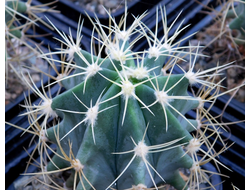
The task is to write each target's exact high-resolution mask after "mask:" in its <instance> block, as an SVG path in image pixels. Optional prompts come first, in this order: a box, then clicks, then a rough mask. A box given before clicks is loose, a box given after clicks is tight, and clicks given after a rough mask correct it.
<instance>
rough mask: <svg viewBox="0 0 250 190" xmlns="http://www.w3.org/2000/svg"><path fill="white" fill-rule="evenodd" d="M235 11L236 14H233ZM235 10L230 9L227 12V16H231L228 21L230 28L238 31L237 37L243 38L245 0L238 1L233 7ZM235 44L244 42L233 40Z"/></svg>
mask: <svg viewBox="0 0 250 190" xmlns="http://www.w3.org/2000/svg"><path fill="white" fill-rule="evenodd" d="M235 12H236V14H237V16H236V15H235ZM235 12H234V11H233V10H232V9H230V10H229V11H228V13H227V18H232V21H231V22H230V23H229V28H230V29H232V30H233V29H236V30H238V31H239V35H238V36H237V38H239V39H243V40H244V39H245V1H244V3H241V2H239V4H238V5H237V6H236V7H235ZM235 42H236V43H237V44H244V42H242V41H240V40H237V39H236V40H235Z"/></svg>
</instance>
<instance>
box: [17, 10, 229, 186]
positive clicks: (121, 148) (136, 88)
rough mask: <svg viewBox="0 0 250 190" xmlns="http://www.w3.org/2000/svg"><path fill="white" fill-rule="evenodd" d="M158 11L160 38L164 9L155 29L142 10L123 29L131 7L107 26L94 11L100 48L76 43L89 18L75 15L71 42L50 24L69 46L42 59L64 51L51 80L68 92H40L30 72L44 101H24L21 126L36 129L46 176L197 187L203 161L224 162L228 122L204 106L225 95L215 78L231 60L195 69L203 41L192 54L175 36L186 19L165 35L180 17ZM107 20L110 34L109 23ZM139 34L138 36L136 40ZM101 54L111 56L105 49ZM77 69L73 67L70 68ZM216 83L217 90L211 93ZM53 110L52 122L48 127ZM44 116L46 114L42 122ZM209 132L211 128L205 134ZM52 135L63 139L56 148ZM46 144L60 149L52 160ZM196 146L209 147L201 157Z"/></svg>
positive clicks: (89, 182) (79, 182) (77, 182)
mask: <svg viewBox="0 0 250 190" xmlns="http://www.w3.org/2000/svg"><path fill="white" fill-rule="evenodd" d="M160 10H161V16H162V24H163V26H164V35H163V37H162V38H161V39H158V37H157V30H158V10H157V19H156V23H157V24H156V29H155V33H154V32H152V31H151V30H150V29H149V28H148V27H147V26H146V25H145V24H144V23H143V22H142V21H141V20H142V18H143V17H144V16H145V15H146V13H145V14H143V15H142V16H140V17H135V20H134V22H133V23H132V25H131V26H130V27H128V29H127V30H126V15H127V12H126V13H125V16H124V17H123V20H122V21H121V22H120V24H119V25H118V24H116V22H115V20H114V19H113V18H112V17H111V16H110V17H111V23H113V26H109V27H108V26H102V24H101V23H100V22H99V21H98V19H96V20H95V22H94V21H92V20H91V22H92V23H93V24H94V29H95V30H96V32H97V33H98V35H99V36H100V38H98V39H97V38H96V37H94V35H93V36H92V38H91V42H94V40H97V41H98V42H99V51H98V54H97V55H94V53H93V52H94V51H93V48H91V52H86V51H84V50H82V49H81V48H80V41H81V39H82V36H81V35H80V34H81V30H82V25H83V22H80V20H79V25H78V31H77V35H76V40H75V42H74V40H73V37H72V35H71V32H70V35H69V36H66V35H65V34H64V33H61V32H60V31H59V30H58V29H56V27H55V26H54V25H53V24H52V23H51V22H50V23H51V24H52V26H53V27H54V28H55V29H56V30H57V31H58V33H59V34H60V35H61V37H62V38H63V40H60V39H58V40H59V41H60V42H61V43H62V44H64V45H66V47H67V48H66V49H63V48H61V49H59V50H58V51H57V52H52V53H51V52H50V53H46V54H43V55H41V57H43V58H45V59H46V60H47V61H55V62H58V61H56V60H53V59H52V58H51V59H50V58H47V57H46V56H51V55H54V54H64V55H65V54H67V56H68V57H67V59H66V56H64V59H63V60H62V61H61V64H62V69H65V72H64V73H62V74H59V75H58V77H57V78H56V79H57V80H56V81H55V82H52V83H50V84H49V85H48V87H50V86H51V85H53V84H55V83H58V84H59V85H60V89H61V87H63V88H64V89H65V91H64V92H63V93H61V94H57V95H56V96H55V97H53V98H49V97H48V96H46V93H45V90H44V89H43V91H42V92H40V91H39V89H38V88H36V86H35V84H34V83H33V82H32V83H31V84H30V83H29V82H28V81H27V79H25V82H26V83H27V84H28V85H29V87H30V88H31V89H32V90H33V91H34V92H35V94H37V95H38V96H39V97H40V98H41V99H42V101H41V102H40V103H39V105H31V102H29V101H28V100H26V105H25V106H24V107H25V108H26V109H27V110H28V112H27V113H25V114H23V115H27V116H28V118H29V121H30V127H29V128H28V129H27V130H25V132H30V133H32V134H34V135H36V136H39V144H38V146H37V149H38V150H39V152H40V154H41V157H40V158H41V161H40V162H41V168H42V172H41V173H40V174H43V175H45V174H51V173H57V172H61V171H66V170H70V171H71V174H70V176H69V177H68V178H67V179H66V182H65V184H64V188H66V189H68V188H73V189H74V190H75V189H78V190H81V189H87V190H88V189H97V190H102V189H118V190H123V189H151V188H155V189H158V188H160V187H162V186H164V185H166V184H170V185H172V186H174V188H176V189H178V190H183V189H185V190H186V189H189V188H190V189H195V188H197V187H198V189H199V175H200V176H201V177H202V178H205V179H204V181H206V182H207V183H208V184H211V183H210V181H209V179H207V178H206V177H204V176H205V174H204V171H203V170H201V168H200V166H202V165H203V164H205V163H207V162H208V161H210V160H213V161H214V162H215V163H216V164H220V162H219V161H217V160H216V159H215V157H217V156H218V155H219V154H220V153H221V152H223V151H225V150H226V149H227V148H228V147H226V145H225V144H224V142H223V140H222V138H221V137H220V131H219V129H218V128H217V127H216V126H217V125H219V127H221V128H223V124H220V123H219V122H217V120H216V119H215V118H214V117H213V116H212V115H211V114H210V113H209V109H210V108H208V109H205V107H204V105H205V103H210V102H212V103H213V102H214V101H215V100H216V98H218V97H219V96H220V94H219V90H218V89H219V87H220V82H221V81H220V82H218V83H215V82H214V81H215V78H216V76H217V75H218V74H219V72H220V71H222V70H224V69H226V68H227V67H228V66H229V65H230V64H231V63H229V64H227V65H225V66H217V67H215V68H212V69H208V70H205V71H201V72H194V71H193V69H194V64H195V62H196V56H200V54H199V53H198V48H199V45H198V46H197V50H196V51H195V52H193V51H192V50H193V49H194V46H188V47H179V43H180V42H181V41H182V40H184V39H182V40H180V41H178V42H175V38H176V37H177V36H178V35H179V34H180V32H181V31H183V30H184V29H185V28H186V27H187V26H185V27H183V28H181V24H182V22H181V24H180V25H179V26H178V27H177V29H176V31H175V33H174V34H173V36H171V37H170V38H169V37H168V34H169V30H170V29H171V28H172V27H173V24H174V23H175V22H176V20H177V18H178V17H179V15H178V17H177V18H176V19H175V20H174V22H173V24H171V25H170V27H167V18H166V10H165V8H164V9H163V8H160ZM108 14H109V13H108ZM122 26H123V29H122ZM107 28H109V30H110V33H109V34H108V35H107V34H106V33H105V31H104V29H107ZM93 34H94V32H93ZM135 34H137V37H135V38H134V40H132V41H131V40H130V39H131V37H132V36H133V35H135ZM142 38H145V40H147V42H148V44H149V48H148V49H147V50H144V51H140V52H134V51H133V48H132V47H133V46H135V45H136V42H137V41H138V40H140V39H142ZM186 48H190V52H186V51H185V49H186ZM103 53H105V54H106V56H105V57H102V56H101V55H102V54H103ZM184 53H186V55H190V57H191V56H192V55H195V59H194V60H193V61H191V58H190V63H189V70H188V71H184V69H182V68H181V69H182V70H183V74H174V73H173V69H174V67H179V65H178V64H177V62H178V60H183V54H184ZM184 57H185V56H184ZM59 62H60V61H59ZM166 62H167V63H166ZM66 68H67V69H66ZM71 70H74V71H73V72H72V73H71V74H69V73H70V72H69V71H71ZM23 78H25V77H24V76H23ZM30 80H31V81H32V79H31V78H30ZM197 84H201V88H200V90H199V94H198V95H197V94H194V93H193V94H190V93H188V87H192V86H195V85H197ZM33 86H35V87H33ZM212 91H215V92H214V93H213V94H212V95H211V96H210V93H211V92H212ZM225 93H227V92H225ZM222 94H223V93H222ZM191 110H195V111H196V116H197V118H196V119H189V118H187V117H186V113H187V112H189V111H191ZM50 117H51V118H55V120H54V121H56V122H54V123H53V126H51V127H48V125H47V123H48V118H50ZM41 118H44V120H43V122H42V123H41V125H40V124H38V123H39V122H38V121H40V119H41ZM12 126H14V125H12ZM14 127H17V128H20V127H18V126H14ZM32 129H34V130H35V131H32ZM207 131H212V134H211V135H210V136H208V137H207V136H206V135H205V132H207ZM194 133H195V134H196V135H195V136H194ZM213 135H217V136H216V137H215V139H216V140H217V139H220V140H221V141H222V143H223V145H224V146H223V148H222V150H220V151H219V152H216V151H215V150H214V144H215V143H210V141H209V140H208V139H209V138H210V137H211V136H213ZM48 142H50V143H51V142H52V143H54V144H56V145H57V149H56V151H54V150H52V149H51V148H50V147H49V146H48V145H47V143H48ZM214 142H215V141H214ZM202 144H204V145H205V146H206V147H207V148H208V151H207V152H206V151H204V150H203V149H202V148H201V145H202ZM47 149H49V150H51V151H52V152H53V153H54V155H53V157H52V158H51V157H50V156H49V155H48V152H47ZM42 151H45V155H44V154H43V152H42ZM198 152H201V153H203V154H204V157H202V158H201V159H200V160H199V159H198V156H197V154H198ZM43 156H45V157H43ZM31 157H32V156H31ZM47 161H48V163H47ZM29 162H30V161H29ZM220 165H222V164H220ZM222 166H223V167H225V166H224V165H222ZM181 168H184V169H185V168H186V169H189V170H190V176H189V179H188V181H187V182H186V181H184V179H183V176H182V175H181V173H180V171H179V169H181ZM208 173H209V172H208ZM36 174H38V173H36ZM64 188H63V189H64ZM59 189H60V188H59Z"/></svg>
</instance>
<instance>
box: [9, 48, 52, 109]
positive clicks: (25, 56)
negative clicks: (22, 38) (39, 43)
mask: <svg viewBox="0 0 250 190" xmlns="http://www.w3.org/2000/svg"><path fill="white" fill-rule="evenodd" d="M19 51H20V53H21V54H20V55H17V54H14V53H13V54H12V53H11V52H10V51H9V52H8V54H9V60H7V62H8V64H7V65H6V68H7V69H6V74H7V75H6V82H5V105H7V104H9V103H11V102H13V101H14V100H15V99H16V98H17V97H18V96H20V95H22V93H23V92H25V91H26V90H28V86H27V85H26V84H25V82H24V81H23V80H22V79H21V73H22V72H23V74H24V76H25V77H26V79H27V80H28V81H30V79H29V77H28V75H27V73H28V72H29V73H30V76H31V78H32V80H33V81H34V82H35V83H36V82H38V81H41V73H40V72H38V71H35V70H34V68H38V69H41V70H42V71H45V70H48V64H47V63H46V62H45V61H44V60H43V59H41V58H37V55H35V54H34V52H33V51H32V50H30V49H29V48H27V47H25V46H21V47H19ZM10 57H11V58H10ZM7 59H8V58H7ZM10 64H11V65H12V66H13V67H12V68H11V67H10ZM23 66H26V67H30V69H29V68H25V67H23ZM13 68H14V69H15V71H14V70H13Z"/></svg>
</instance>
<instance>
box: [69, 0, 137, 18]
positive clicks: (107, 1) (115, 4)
mask: <svg viewBox="0 0 250 190" xmlns="http://www.w3.org/2000/svg"><path fill="white" fill-rule="evenodd" d="M69 1H71V2H74V3H75V4H76V5H77V6H80V7H82V8H84V9H87V10H88V11H90V12H94V13H97V14H101V15H107V13H106V11H105V9H106V10H110V12H111V13H114V12H115V11H117V10H118V9H121V8H123V9H124V6H125V0H69ZM131 1H132V0H127V3H129V2H131ZM103 7H105V9H104V8H103Z"/></svg>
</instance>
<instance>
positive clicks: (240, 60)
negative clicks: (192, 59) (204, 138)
mask: <svg viewBox="0 0 250 190" xmlns="http://www.w3.org/2000/svg"><path fill="white" fill-rule="evenodd" d="M220 24H221V23H220V22H216V23H214V24H212V25H210V26H208V27H207V28H206V29H205V30H202V31H200V32H198V33H197V34H196V39H193V40H191V41H190V43H191V45H195V46H197V45H198V43H200V44H199V46H203V48H200V51H199V53H202V54H204V55H207V56H209V57H202V56H199V57H198V59H197V61H196V65H195V70H196V71H197V70H200V71H202V70H206V69H209V68H212V67H216V66H217V64H219V65H224V64H227V63H231V62H232V64H231V67H230V68H228V69H227V70H225V71H223V72H222V75H220V76H218V78H217V82H219V81H220V80H221V79H223V78H224V77H226V79H225V80H224V81H223V82H222V85H223V86H224V87H225V88H221V91H222V92H225V91H227V90H230V89H233V88H235V87H237V86H240V85H241V84H242V83H243V82H244V81H245V45H244V44H243V45H238V46H236V44H235V43H233V42H232V40H231V39H230V38H229V35H228V33H227V32H225V33H224V35H222V36H221V38H219V37H218V35H219V34H220ZM225 24H227V23H225ZM228 32H231V34H230V35H233V36H234V35H235V36H236V35H237V32H236V31H229V30H228ZM216 37H218V38H217V39H216V40H215V41H214V42H212V41H213V40H214V39H215V38H216ZM211 42H212V43H211ZM186 59H188V58H186ZM187 63H188V61H187V62H182V63H180V64H181V65H182V67H184V68H186V69H185V70H188V64H187ZM229 95H231V96H234V98H235V99H237V100H238V101H240V102H245V87H244V86H243V87H241V88H240V89H239V90H238V91H237V93H236V94H235V93H234V91H232V92H230V93H229Z"/></svg>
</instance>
